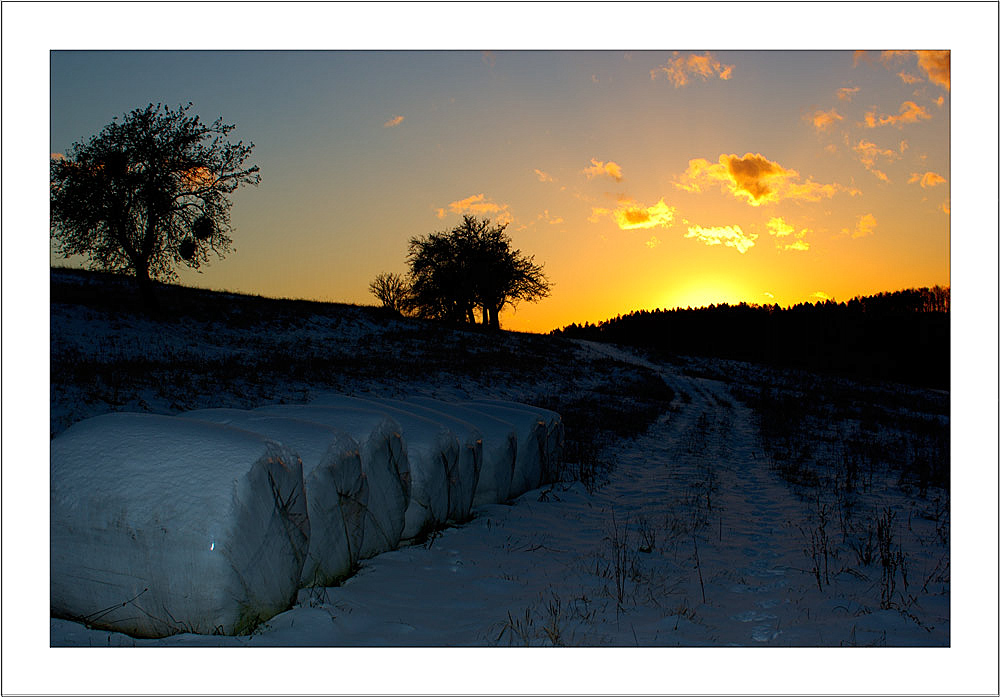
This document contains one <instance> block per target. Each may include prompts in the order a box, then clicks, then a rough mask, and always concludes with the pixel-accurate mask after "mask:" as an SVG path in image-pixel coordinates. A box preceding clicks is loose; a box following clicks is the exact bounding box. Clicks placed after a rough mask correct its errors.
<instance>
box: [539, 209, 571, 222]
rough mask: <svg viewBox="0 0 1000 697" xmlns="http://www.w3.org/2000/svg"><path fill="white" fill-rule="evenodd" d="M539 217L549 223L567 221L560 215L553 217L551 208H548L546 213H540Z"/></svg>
mask: <svg viewBox="0 0 1000 697" xmlns="http://www.w3.org/2000/svg"><path fill="white" fill-rule="evenodd" d="M538 219H539V220H544V221H545V222H546V223H548V224H549V225H559V224H560V223H563V222H565V221H564V220H563V219H562V218H561V217H559V216H556V217H555V218H553V217H552V216H551V215H549V210H548V209H547V208H546V209H545V212H544V213H540V214H539V215H538Z"/></svg>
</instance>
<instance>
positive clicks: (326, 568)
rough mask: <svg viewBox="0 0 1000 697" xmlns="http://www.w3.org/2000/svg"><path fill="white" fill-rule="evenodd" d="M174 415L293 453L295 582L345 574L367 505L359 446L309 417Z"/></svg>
mask: <svg viewBox="0 0 1000 697" xmlns="http://www.w3.org/2000/svg"><path fill="white" fill-rule="evenodd" d="M180 416H182V417H184V418H191V419H200V420H203V421H211V422H214V423H221V424H226V425H229V426H235V427H237V428H242V429H245V430H247V431H252V432H254V433H258V434H260V435H262V436H264V437H266V438H269V439H271V440H274V441H276V442H279V443H281V444H283V445H286V446H288V448H289V449H291V450H292V451H294V452H295V453H297V454H298V455H299V457H300V458H301V459H302V476H303V479H304V481H305V490H306V502H307V503H308V511H309V525H310V539H309V553H308V554H307V556H306V560H305V564H304V565H303V567H302V578H301V585H302V586H332V585H335V584H336V583H338V582H340V581H341V580H343V579H344V578H346V577H347V576H349V575H350V573H351V571H352V569H353V568H354V567H355V566H356V565H357V563H358V561H359V560H360V558H361V557H360V554H361V548H362V543H363V540H364V519H365V510H366V508H367V506H368V484H367V481H366V479H365V478H364V477H363V476H362V471H361V454H360V449H359V446H358V444H357V442H356V441H355V440H354V439H353V438H352V437H351V436H349V435H348V434H346V433H344V432H343V431H339V430H337V429H335V428H332V427H330V426H324V425H323V424H318V423H315V422H310V421H302V420H299V419H289V418H285V417H280V416H266V415H262V414H257V413H254V412H251V411H244V410H242V409H199V410H197V411H189V412H185V413H184V414H181V415H180Z"/></svg>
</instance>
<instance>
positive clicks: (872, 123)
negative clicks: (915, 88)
mask: <svg viewBox="0 0 1000 697" xmlns="http://www.w3.org/2000/svg"><path fill="white" fill-rule="evenodd" d="M929 118H931V115H930V114H928V113H927V110H926V109H924V108H923V107H922V106H920V105H919V104H916V103H915V102H909V101H907V102H903V103H902V104H901V105H900V107H899V113H898V114H896V115H892V114H890V115H889V116H878V115H876V114H875V112H874V111H869V112H868V113H867V114H865V125H866V126H868V128H875V127H876V126H887V125H888V126H899V125H900V124H904V123H916V122H917V121H921V120H924V119H929Z"/></svg>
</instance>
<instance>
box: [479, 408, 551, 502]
mask: <svg viewBox="0 0 1000 697" xmlns="http://www.w3.org/2000/svg"><path fill="white" fill-rule="evenodd" d="M468 405H469V408H470V409H472V410H475V411H479V412H481V413H483V414H485V415H487V416H492V417H494V418H497V419H500V420H502V421H507V422H509V423H511V424H513V426H514V428H515V430H516V431H517V460H516V461H515V463H514V476H513V477H512V478H511V484H510V497H511V498H516V497H518V496H520V495H521V494H523V493H524V492H526V491H530V490H532V489H536V488H538V486H539V485H540V484H541V482H542V463H543V462H544V460H545V457H546V456H545V452H546V439H547V428H546V425H545V421H544V420H543V419H542V418H541V417H540V416H539V415H538V414H537V413H534V412H532V411H527V410H524V409H518V408H514V407H510V406H501V405H499V404H496V403H492V402H477V401H471V402H469V403H468Z"/></svg>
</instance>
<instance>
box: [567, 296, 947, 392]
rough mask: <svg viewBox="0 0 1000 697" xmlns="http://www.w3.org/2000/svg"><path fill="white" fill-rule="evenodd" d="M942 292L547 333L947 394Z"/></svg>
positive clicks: (642, 316)
mask: <svg viewBox="0 0 1000 697" xmlns="http://www.w3.org/2000/svg"><path fill="white" fill-rule="evenodd" d="M950 296H951V293H950V288H941V287H940V286H934V287H933V288H913V289H908V290H900V291H895V292H892V293H879V294H878V295H871V296H858V297H855V298H853V299H851V300H850V301H848V302H846V303H844V302H840V303H838V302H835V301H833V300H826V301H822V302H817V303H799V304H797V305H793V306H791V307H788V308H782V307H780V306H778V305H756V304H747V303H740V304H739V305H729V304H720V305H710V306H708V307H700V308H696V309H691V308H690V307H689V308H687V309H680V308H678V309H674V310H639V311H636V312H631V313H629V314H627V315H619V316H618V317H615V318H614V319H609V320H605V321H603V322H599V323H597V324H590V323H589V322H588V323H586V324H583V325H578V324H571V325H569V326H568V327H564V328H563V329H556V330H555V331H554V332H553V334H556V335H561V336H566V337H572V338H579V339H590V340H593V341H603V342H608V343H615V344H623V345H628V346H638V347H642V348H646V349H651V350H654V351H658V352H662V353H666V354H681V355H704V356H717V357H722V358H732V359H736V360H747V361H754V362H759V363H769V364H775V365H784V366H795V367H801V368H807V369H813V370H825V371H832V372H837V373H843V374H846V375H851V376H854V377H863V378H874V379H882V380H891V381H896V382H906V383H910V384H914V385H920V386H924V387H933V388H939V389H948V388H949V384H950V380H949V376H950V362H951V360H950V356H951V354H950V324H949V305H950Z"/></svg>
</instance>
